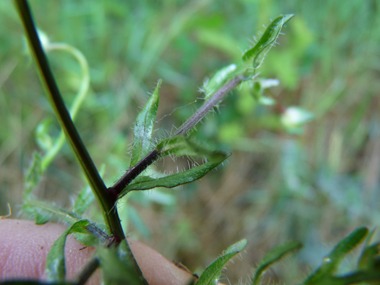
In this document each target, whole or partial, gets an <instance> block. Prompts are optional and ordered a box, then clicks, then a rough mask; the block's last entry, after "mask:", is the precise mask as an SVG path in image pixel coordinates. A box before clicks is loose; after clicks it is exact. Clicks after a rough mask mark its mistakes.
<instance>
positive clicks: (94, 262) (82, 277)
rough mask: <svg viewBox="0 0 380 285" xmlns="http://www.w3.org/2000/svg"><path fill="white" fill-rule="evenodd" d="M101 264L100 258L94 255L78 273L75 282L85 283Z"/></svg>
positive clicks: (79, 284)
mask: <svg viewBox="0 0 380 285" xmlns="http://www.w3.org/2000/svg"><path fill="white" fill-rule="evenodd" d="M99 265H100V262H99V259H98V258H97V257H93V258H92V259H91V260H90V261H89V262H88V263H87V264H86V266H85V268H83V270H82V271H81V272H80V273H79V274H78V276H77V281H76V283H75V284H77V285H83V284H85V283H86V282H87V280H88V279H89V278H90V277H91V275H92V274H93V273H94V272H95V270H96V269H98V267H99Z"/></svg>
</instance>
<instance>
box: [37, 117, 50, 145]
mask: <svg viewBox="0 0 380 285" xmlns="http://www.w3.org/2000/svg"><path fill="white" fill-rule="evenodd" d="M52 122H53V120H52V119H51V118H47V119H45V120H43V121H42V122H41V123H40V124H39V125H38V126H37V128H36V142H37V144H38V146H39V147H40V148H41V149H43V150H44V151H49V150H50V149H51V148H52V146H53V140H52V138H51V137H50V135H49V133H48V132H49V128H50V125H51V124H52Z"/></svg>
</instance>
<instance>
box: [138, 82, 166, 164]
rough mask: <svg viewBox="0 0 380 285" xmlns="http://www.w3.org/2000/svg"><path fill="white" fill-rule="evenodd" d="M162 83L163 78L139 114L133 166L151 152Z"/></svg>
mask: <svg viewBox="0 0 380 285" xmlns="http://www.w3.org/2000/svg"><path fill="white" fill-rule="evenodd" d="M161 83H162V80H159V81H158V83H157V86H156V89H155V90H154V92H153V94H152V96H151V97H150V98H149V100H148V102H146V104H145V107H144V109H143V110H142V111H141V112H140V114H139V115H138V116H137V119H136V125H135V129H134V137H133V149H132V159H131V166H133V165H135V164H137V163H138V162H139V160H140V159H142V158H143V157H144V156H145V155H147V154H148V153H149V150H150V147H151V140H152V135H153V129H154V122H155V120H156V115H157V109H158V103H159V100H160V97H159V96H160V95H159V88H160V86H161Z"/></svg>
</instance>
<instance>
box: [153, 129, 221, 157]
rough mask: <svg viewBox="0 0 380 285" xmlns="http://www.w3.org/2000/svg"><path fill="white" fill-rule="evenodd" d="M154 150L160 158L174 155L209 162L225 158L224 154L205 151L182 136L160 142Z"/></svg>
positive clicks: (205, 149) (202, 147)
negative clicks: (198, 158) (203, 158)
mask: <svg viewBox="0 0 380 285" xmlns="http://www.w3.org/2000/svg"><path fill="white" fill-rule="evenodd" d="M156 150H157V151H158V152H159V153H160V155H161V156H166V155H170V154H174V155H175V156H193V157H206V158H207V159H209V160H219V159H221V158H223V157H224V158H225V157H226V154H225V153H223V152H220V151H213V150H210V149H207V148H205V147H204V146H201V145H199V144H197V143H196V142H194V141H193V140H191V139H189V138H187V137H186V136H184V135H179V136H174V137H171V138H168V139H164V140H162V141H160V142H159V143H158V144H157V146H156Z"/></svg>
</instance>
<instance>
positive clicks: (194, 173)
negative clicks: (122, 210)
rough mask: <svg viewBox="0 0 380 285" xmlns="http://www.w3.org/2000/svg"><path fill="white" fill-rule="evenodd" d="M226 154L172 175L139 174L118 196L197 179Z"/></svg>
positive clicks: (215, 165) (173, 185) (218, 162)
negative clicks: (157, 176) (151, 175)
mask: <svg viewBox="0 0 380 285" xmlns="http://www.w3.org/2000/svg"><path fill="white" fill-rule="evenodd" d="M226 158H227V156H225V157H223V158H221V159H219V160H216V161H213V162H207V163H204V164H202V165H200V166H197V167H193V168H191V169H189V170H186V171H183V172H180V173H176V174H173V175H169V176H166V177H162V178H156V179H154V178H152V177H149V176H140V177H138V178H136V179H135V180H134V181H133V182H132V183H131V184H129V185H128V186H127V187H126V188H124V190H123V191H122V192H121V194H120V196H124V195H125V194H127V193H128V192H129V191H132V190H148V189H152V188H156V187H165V188H173V187H176V186H178V185H182V184H186V183H190V182H193V181H195V180H198V179H200V178H202V177H203V176H205V175H206V174H207V173H208V172H209V171H211V170H212V169H214V168H215V167H217V166H218V165H219V164H220V163H222V162H223V161H224V160H225V159H226Z"/></svg>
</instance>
